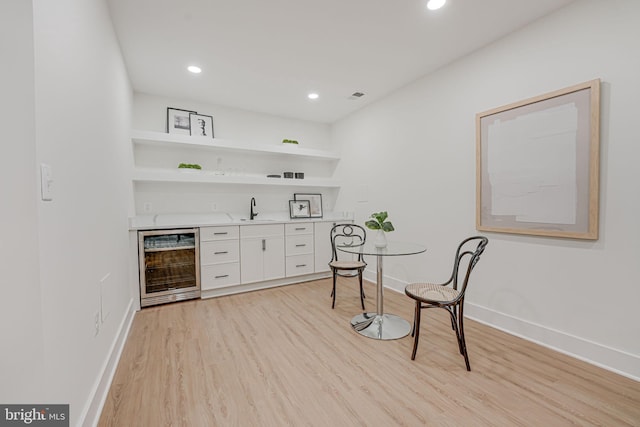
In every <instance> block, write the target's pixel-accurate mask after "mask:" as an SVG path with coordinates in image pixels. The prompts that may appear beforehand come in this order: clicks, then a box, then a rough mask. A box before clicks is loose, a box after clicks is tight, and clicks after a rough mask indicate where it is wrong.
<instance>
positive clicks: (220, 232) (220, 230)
mask: <svg viewBox="0 0 640 427" xmlns="http://www.w3.org/2000/svg"><path fill="white" fill-rule="evenodd" d="M239 234H240V232H239V227H238V226H237V225H229V226H224V227H200V241H201V242H206V241H209V240H228V239H237V238H238V236H239Z"/></svg>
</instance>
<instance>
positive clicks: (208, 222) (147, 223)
mask: <svg viewBox="0 0 640 427" xmlns="http://www.w3.org/2000/svg"><path fill="white" fill-rule="evenodd" d="M341 220H344V221H351V220H353V213H351V212H328V213H325V214H324V216H323V217H322V218H300V219H290V218H289V215H288V214H283V213H265V214H264V215H263V214H262V213H261V214H259V215H258V217H257V218H256V219H254V220H249V218H248V217H247V216H246V215H237V214H229V213H225V212H212V213H207V214H156V215H137V216H135V217H131V218H129V229H130V230H152V229H168V228H185V227H208V226H215V225H252V224H284V223H292V222H325V221H341Z"/></svg>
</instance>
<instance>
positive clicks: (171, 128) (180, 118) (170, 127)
mask: <svg viewBox="0 0 640 427" xmlns="http://www.w3.org/2000/svg"><path fill="white" fill-rule="evenodd" d="M190 114H195V111H191V110H182V109H180V108H172V107H167V133H171V134H177V135H191V121H190V117H189V115H190Z"/></svg>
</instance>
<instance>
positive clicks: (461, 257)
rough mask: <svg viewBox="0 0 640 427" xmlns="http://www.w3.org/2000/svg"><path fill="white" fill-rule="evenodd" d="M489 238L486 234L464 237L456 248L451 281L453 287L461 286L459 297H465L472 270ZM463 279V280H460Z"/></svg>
mask: <svg viewBox="0 0 640 427" xmlns="http://www.w3.org/2000/svg"><path fill="white" fill-rule="evenodd" d="M488 243H489V239H487V238H486V237H484V236H474V237H469V238H467V239H464V240H463V241H462V243H460V245H458V249H457V250H456V258H455V261H454V264H453V272H452V273H451V278H450V279H449V282H447V283H450V282H453V289H458V287H460V289H459V290H460V295H459V297H458V299H461V298H464V293H465V291H466V290H467V285H468V284H469V276H471V271H473V269H474V267H475V266H476V264H477V263H478V261H479V260H480V255H482V253H483V252H484V249H485V248H486V247H487V244H488ZM460 279H461V280H460Z"/></svg>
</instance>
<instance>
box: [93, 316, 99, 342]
mask: <svg viewBox="0 0 640 427" xmlns="http://www.w3.org/2000/svg"><path fill="white" fill-rule="evenodd" d="M93 317H94V321H93V322H94V324H95V328H96V330H95V332H94V335H93V336H95V337H97V336H98V333H99V332H100V312H99V311H96V314H95V315H94V316H93Z"/></svg>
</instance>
